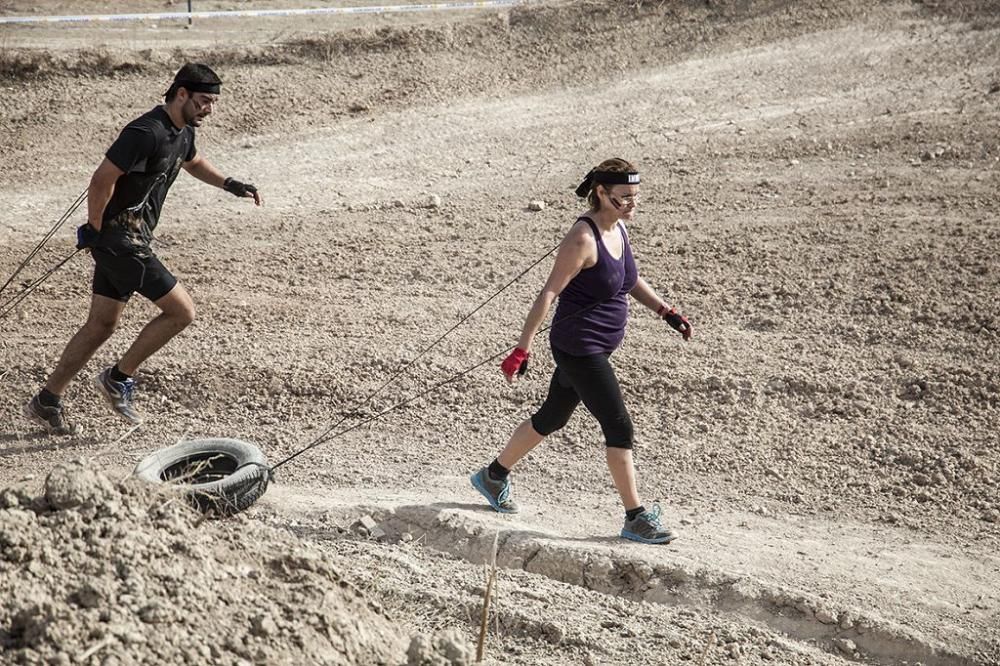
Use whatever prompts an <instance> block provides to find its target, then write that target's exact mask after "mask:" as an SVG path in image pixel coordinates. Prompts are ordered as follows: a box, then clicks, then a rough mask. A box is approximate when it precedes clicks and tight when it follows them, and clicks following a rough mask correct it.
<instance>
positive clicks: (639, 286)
mask: <svg viewBox="0 0 1000 666" xmlns="http://www.w3.org/2000/svg"><path fill="white" fill-rule="evenodd" d="M629 294H631V295H632V298H634V299H635V300H637V301H639V302H640V303H642V304H643V305H645V306H646V307H647V308H649V309H650V310H652V311H653V312H657V314H659V312H658V311H659V310H660V308H662V307H664V306H666V303H664V301H663V299H662V298H660V297H659V296H657V295H656V292H655V291H653V288H652V287H650V286H649V285H648V284H646V281H645V280H643V279H642V278H641V277H640V278H639V279H638V280H636V283H635V286H634V287H632V291H630V292H629Z"/></svg>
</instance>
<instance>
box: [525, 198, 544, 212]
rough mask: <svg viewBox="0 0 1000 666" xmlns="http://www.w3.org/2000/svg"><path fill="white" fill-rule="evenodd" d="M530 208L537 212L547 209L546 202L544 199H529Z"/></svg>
mask: <svg viewBox="0 0 1000 666" xmlns="http://www.w3.org/2000/svg"><path fill="white" fill-rule="evenodd" d="M528 210H533V211H535V212H538V211H540V210H545V202H544V201H537V200H536V201H529V202H528Z"/></svg>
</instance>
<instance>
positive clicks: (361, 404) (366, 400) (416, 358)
mask: <svg viewBox="0 0 1000 666" xmlns="http://www.w3.org/2000/svg"><path fill="white" fill-rule="evenodd" d="M558 248H559V246H558V245H554V246H553V247H552V249H550V250H549V251H548V252H546V253H545V254H543V255H542V256H541V257H539V258H538V259H536V260H535V261H534V262H532V264H531V265H530V266H528V267H527V268H525V269H524V270H523V271H521V272H520V273H518V274H517V275H516V276H515V277H514V278H513V279H511V280H510V281H509V282H508V283H507V284H505V285H504V286H502V287H500V289H498V290H497V291H496V292H495V293H494V294H493V295H492V296H490V297H489V298H487V299H486V300H485V301H483V302H482V303H480V304H479V305H477V306H476V308H475V309H474V310H472V312H470V313H468V314H467V315H465V316H464V317H462V318H461V319H460V320H459V321H458V323H456V324H455V325H454V326H452V327H451V328H449V329H448V330H447V331H445V332H444V333H442V334H441V335H440V336H438V338H437V339H436V340H434V342H432V343H430V344H429V345H427V346H426V347H424V349H422V350H421V351H420V352H419V353H418V354H417V355H416V356H414V357H413V359H412V360H410V362H409V363H407V364H406V365H404V366H403V367H402V369H400V370H398V371H396V373H395V374H393V375H391V376H390V377H389V379H387V380H386V381H385V382H384V383H383V384H382V385H381V386H379V387H378V388H377V389H375V390H374V391H372V392H371V393H369V394H368V395H367V396H366V397H365V398H363V399H362V400H361V402H359V403H358V404H357V405H355V407H354V408H353V409H350V410H348V413H347V414H346V415H345V416H344V417H343V418H341V419H340V420H339V421H337V422H336V423H334V424H333V425H331V426H329V427H328V428H327V429H326V430H324V431H323V432H321V433H320V434H319V435H318V436H317V437H316V438H315V439H314V440H313V441H312V442H311V443H310V444H309V445H307V446H306V448H305V449H303V451H305V450H308V449H311V448H313V447H314V446H317V445H318V444H319V443H321V442H322V441H326V440H324V438H325V437H326V436H327V435H329V434H330V433H331V432H333V431H334V430H336V429H337V428H339V427H340V425H341V424H342V423H343V422H344V421H346V420H347V419H349V418H351V417H352V416H354V415H355V414H356V413H357V411H358V410H359V409H361V408H362V407H364V406H365V405H366V404H368V403H369V402H371V399H372V398H374V397H375V396H377V395H378V394H379V393H381V392H382V391H383V390H384V389H385V388H386V387H387V386H389V385H390V384H392V383H393V382H395V381H396V380H397V379H399V378H400V377H402V376H403V374H405V373H406V371H407V370H409V369H410V368H411V367H413V364H414V363H416V362H417V361H419V360H420V359H421V358H423V356H424V355H425V354H426V353H427V352H429V351H430V350H431V349H433V348H434V347H436V346H437V345H438V344H439V343H440V342H441V341H442V340H444V339H445V338H446V337H448V336H449V335H450V334H451V333H452V332H454V331H455V329H457V328H458V327H459V326H461V325H462V324H464V323H465V322H467V321H468V320H469V319H470V318H471V317H472V315H474V314H476V313H477V312H479V311H480V310H482V309H483V308H484V307H485V306H486V305H487V304H488V303H489V302H490V301H492V300H493V299H494V298H496V297H497V296H499V295H500V294H501V293H503V292H504V290H506V289H507V288H508V287H510V286H511V285H512V284H514V283H515V282H517V281H518V280H520V279H521V278H522V277H524V276H525V275H526V274H527V273H528V271H530V270H531V269H532V268H534V267H535V266H537V265H538V264H540V263H542V262H543V261H544V260H545V259H546V258H547V257H548V256H549V255H551V254H552V253H553V252H555V251H556V250H557V249H558ZM298 453H302V451H299V452H298ZM298 453H296V454H295V455H293V456H292V457H295V456H297V455H298ZM288 460H290V459H285V460H282V461H281V462H280V463H278V464H277V465H275V466H274V467H272V468H271V469H272V470H274V469H277V468H278V467H280V466H281V465H284V464H285V463H286V462H288Z"/></svg>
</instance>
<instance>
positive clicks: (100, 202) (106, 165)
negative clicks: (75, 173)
mask: <svg viewBox="0 0 1000 666" xmlns="http://www.w3.org/2000/svg"><path fill="white" fill-rule="evenodd" d="M124 173H125V172H124V171H122V170H121V169H119V168H118V167H116V166H115V165H114V164H112V162H111V161H110V160H109V159H107V158H104V161H102V162H101V164H100V166H98V167H97V170H96V171H94V175H93V176H91V177H90V187H89V188H88V189H87V223H88V224H90V226H91V227H93V228H94V230H95V231H100V230H101V224H102V222H103V219H104V209H105V208H106V207H107V205H108V202H109V201H111V195H112V194H114V192H115V183H117V182H118V179H119V178H121V177H122V175H123V174H124Z"/></svg>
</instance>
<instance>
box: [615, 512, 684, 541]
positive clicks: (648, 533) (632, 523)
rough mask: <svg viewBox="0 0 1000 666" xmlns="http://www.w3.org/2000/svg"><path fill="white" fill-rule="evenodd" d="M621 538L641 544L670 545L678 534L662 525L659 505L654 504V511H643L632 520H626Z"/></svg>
mask: <svg viewBox="0 0 1000 666" xmlns="http://www.w3.org/2000/svg"><path fill="white" fill-rule="evenodd" d="M621 536H622V538H623V539H630V540H632V541H638V542H639V543H670V542H671V541H673V540H674V539H676V538H677V535H676V534H674V533H673V532H671V531H670V530H669V529H668V528H666V527H664V526H663V525H661V524H660V505H659V504H654V505H653V508H652V509H650V510H648V511H643V512H642V513H640V514H639V515H638V516H636V517H635V518H633V519H632V520H629V519H628V518H626V519H625V527H623V528H622V534H621Z"/></svg>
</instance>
